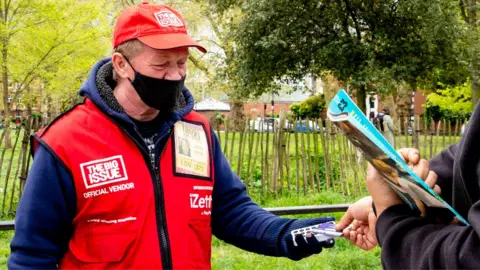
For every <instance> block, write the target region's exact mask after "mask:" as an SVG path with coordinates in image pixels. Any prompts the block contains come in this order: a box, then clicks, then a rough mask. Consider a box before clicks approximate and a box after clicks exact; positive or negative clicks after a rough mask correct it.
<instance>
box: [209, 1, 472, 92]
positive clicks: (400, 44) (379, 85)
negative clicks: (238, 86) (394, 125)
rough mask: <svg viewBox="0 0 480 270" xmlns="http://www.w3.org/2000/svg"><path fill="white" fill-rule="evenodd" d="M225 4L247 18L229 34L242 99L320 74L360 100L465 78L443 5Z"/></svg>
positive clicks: (456, 25)
mask: <svg viewBox="0 0 480 270" xmlns="http://www.w3.org/2000/svg"><path fill="white" fill-rule="evenodd" d="M213 2H216V1H213ZM213 4H215V3H213ZM229 6H235V7H237V8H239V9H241V10H242V14H248V16H244V17H243V20H242V21H241V22H240V23H239V25H238V27H236V28H235V35H234V36H232V37H233V38H234V40H235V44H236V50H235V56H236V57H235V59H234V60H235V63H234V64H232V66H233V68H234V69H235V71H236V72H235V73H236V74H238V75H239V78H240V81H241V83H242V85H243V87H242V89H243V91H244V92H245V94H253V95H260V94H262V93H264V92H265V91H269V89H271V88H274V87H276V85H278V84H279V83H281V82H283V81H285V80H287V79H291V80H292V81H293V82H300V81H302V80H303V79H304V77H305V75H307V74H316V75H319V74H323V73H326V72H329V73H330V74H332V75H334V76H335V77H336V78H338V79H339V80H341V81H342V82H343V83H349V84H350V85H351V86H352V87H353V88H355V89H360V90H361V91H359V92H357V93H358V94H362V95H363V94H364V93H365V91H366V88H369V91H377V89H382V91H389V90H392V89H395V87H394V86H395V84H396V83H402V82H407V83H408V84H409V85H411V86H412V87H413V88H415V87H416V85H417V83H420V82H424V83H425V84H427V82H428V83H429V84H431V85H432V84H435V83H437V82H439V81H442V82H444V83H449V84H450V83H451V84H455V83H457V82H458V80H460V81H462V80H464V78H465V72H466V68H465V67H464V65H463V64H462V63H463V62H462V61H460V60H461V59H459V57H457V56H458V55H461V54H460V53H459V48H458V46H457V44H458V42H459V41H461V40H463V38H464V31H463V28H462V27H461V24H460V22H459V21H460V20H459V17H458V13H457V6H456V3H453V2H452V1H450V0H432V1H420V0H406V1H396V0H387V1H368V2H365V1H363V0H353V1H326V0H308V1H294V2H292V1H290V0H275V1H271V0H258V1H246V0H245V1H230V2H229ZM434 72H435V74H432V73H434ZM453 72H457V74H455V76H453V77H452V76H450V75H451V74H452V73H453ZM392 85H393V87H392Z"/></svg>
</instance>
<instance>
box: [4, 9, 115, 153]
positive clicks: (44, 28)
mask: <svg viewBox="0 0 480 270" xmlns="http://www.w3.org/2000/svg"><path fill="white" fill-rule="evenodd" d="M106 3H107V2H106V1H103V0H101V1H87V0H85V1H80V2H78V1H73V0H65V1H54V0H46V1H45V0H44V1H39V0H26V1H14V0H0V51H1V55H2V56H1V69H0V72H1V73H2V86H3V91H2V94H3V110H4V115H5V119H6V121H8V119H9V117H10V116H11V111H10V104H9V96H10V97H11V98H13V100H15V101H16V100H17V98H18V97H21V96H22V94H24V92H25V90H27V91H30V90H31V87H30V86H31V84H32V82H34V81H35V80H45V79H46V78H48V77H49V73H52V72H58V71H59V66H62V63H64V64H65V63H66V62H65V61H67V60H71V59H75V61H77V60H76V59H82V58H83V57H88V56H85V55H84V53H85V48H86V47H90V48H89V51H90V52H93V51H95V53H94V55H95V56H96V57H98V56H99V55H103V54H105V51H104V49H105V46H103V45H102V42H101V41H102V38H103V37H104V33H105V30H106V29H108V27H107V24H106V23H105V19H103V18H106V16H105V15H104V14H105V12H108V11H109V5H107V4H106ZM104 44H105V42H104ZM80 61H81V60H80ZM70 65H75V63H74V61H72V63H70ZM11 82H12V83H13V82H14V83H17V84H16V87H15V88H14V89H9V84H10V83H11ZM43 84H44V83H39V85H40V87H43V86H42V85H43ZM12 90H13V91H14V92H13V91H12ZM30 93H31V92H28V93H25V94H26V95H27V96H28V95H30ZM25 100H27V99H25ZM6 141H7V143H6V145H7V146H8V145H9V142H10V140H9V133H8V132H7V134H6Z"/></svg>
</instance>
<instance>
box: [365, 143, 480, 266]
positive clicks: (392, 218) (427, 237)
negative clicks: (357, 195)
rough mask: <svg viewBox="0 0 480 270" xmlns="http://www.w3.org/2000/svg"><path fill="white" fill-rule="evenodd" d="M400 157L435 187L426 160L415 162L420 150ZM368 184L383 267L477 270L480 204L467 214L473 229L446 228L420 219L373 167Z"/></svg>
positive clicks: (431, 221) (406, 151) (368, 177)
mask: <svg viewBox="0 0 480 270" xmlns="http://www.w3.org/2000/svg"><path fill="white" fill-rule="evenodd" d="M400 154H401V155H402V156H403V157H404V158H405V159H406V161H407V162H408V163H410V161H413V162H412V163H413V164H417V165H414V166H413V171H414V172H415V173H416V174H417V175H419V176H420V177H421V178H422V179H425V182H426V183H427V185H429V186H430V187H432V186H434V183H435V182H436V178H437V175H436V174H435V173H433V171H429V170H428V169H425V168H427V167H428V166H426V165H427V164H428V162H427V161H425V160H424V161H420V162H416V161H415V160H418V159H419V158H420V156H419V154H418V151H417V150H415V149H405V150H404V151H403V152H402V151H400ZM421 168H424V169H423V170H422V169H421ZM419 171H423V173H419ZM427 171H428V176H426V175H427ZM366 183H367V188H368V191H369V192H370V194H371V196H372V199H373V202H374V204H375V208H376V210H377V214H378V219H377V223H376V234H377V239H378V242H379V244H380V246H381V247H382V255H381V256H382V263H383V266H384V268H386V269H389V268H395V269H410V268H415V269H423V268H429V269H432V268H433V269H438V268H455V269H459V268H478V265H480V257H479V256H477V253H479V251H478V247H479V246H480V238H479V233H480V202H479V203H476V204H474V205H473V206H472V208H471V209H470V212H469V213H468V217H469V221H470V223H471V224H472V226H468V227H467V226H462V225H453V224H452V225H447V224H441V223H439V222H437V221H436V220H435V219H434V218H431V217H428V215H427V217H421V216H419V214H418V212H416V211H413V210H412V209H411V208H410V207H409V206H408V205H407V204H405V203H403V201H402V200H400V199H399V198H398V196H397V195H396V193H395V192H393V190H392V189H391V188H390V186H389V185H388V184H386V183H385V181H384V180H383V178H382V176H381V175H380V174H379V173H378V172H377V171H376V170H375V169H374V168H373V167H372V166H369V169H368V173H367V180H366ZM434 190H435V188H434Z"/></svg>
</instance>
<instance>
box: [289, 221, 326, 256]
mask: <svg viewBox="0 0 480 270" xmlns="http://www.w3.org/2000/svg"><path fill="white" fill-rule="evenodd" d="M330 221H335V218H334V217H330V216H329V217H322V218H318V219H316V222H317V224H321V223H326V222H330ZM310 225H312V226H313V225H314V224H310ZM292 229H301V228H298V227H294V228H288V229H287V231H286V232H285V236H283V241H284V245H283V247H284V248H286V250H285V254H286V256H287V257H288V258H290V259H291V260H294V261H298V260H301V259H303V258H306V257H308V256H310V255H313V254H318V253H320V252H322V249H323V248H331V247H333V246H334V245H335V241H334V240H333V239H328V240H326V241H321V242H319V241H318V240H317V238H315V236H314V235H312V234H310V233H308V234H307V237H306V239H305V238H304V237H303V236H302V235H296V237H295V242H296V243H297V245H296V246H295V244H294V243H293V236H292V234H291V231H292Z"/></svg>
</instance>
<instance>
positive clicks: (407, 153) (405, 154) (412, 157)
mask: <svg viewBox="0 0 480 270" xmlns="http://www.w3.org/2000/svg"><path fill="white" fill-rule="evenodd" d="M398 154H400V156H401V157H402V158H403V160H404V161H405V162H406V163H408V164H413V165H415V164H417V163H418V162H419V161H420V153H419V152H418V150H417V149H414V148H402V149H400V150H398Z"/></svg>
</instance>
